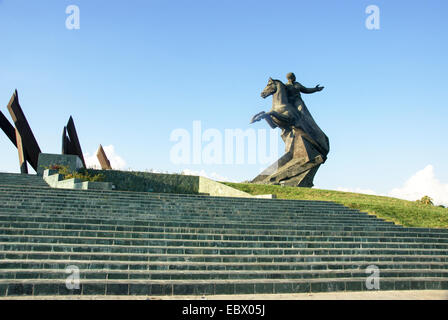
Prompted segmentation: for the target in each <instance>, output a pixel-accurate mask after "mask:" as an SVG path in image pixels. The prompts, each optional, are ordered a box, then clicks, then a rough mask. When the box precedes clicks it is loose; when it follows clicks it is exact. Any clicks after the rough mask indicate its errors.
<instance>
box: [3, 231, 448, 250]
mask: <svg viewBox="0 0 448 320" xmlns="http://www.w3.org/2000/svg"><path fill="white" fill-rule="evenodd" d="M0 237H9V238H30V239H31V238H33V239H34V238H37V239H63V240H66V239H70V240H81V239H82V240H108V241H111V242H114V241H136V242H138V241H141V242H151V241H154V242H156V241H162V242H183V243H186V242H191V243H208V242H209V243H211V242H219V243H225V244H227V243H229V244H230V243H251V244H259V243H263V244H309V243H311V244H333V243H338V244H344V245H350V244H361V245H362V244H369V245H371V244H381V245H403V246H404V245H410V246H417V245H428V246H429V245H437V246H446V247H447V249H448V243H442V244H440V243H432V242H430V243H425V242H423V243H419V242H365V241H306V240H304V241H275V240H273V241H269V240H201V239H197V240H190V239H166V238H148V239H141V238H111V237H85V236H51V235H10V234H5V235H3V234H0ZM0 243H1V244H4V243H13V241H11V242H2V241H0ZM18 243H23V244H25V243H26V244H35V245H40V244H70V243H59V242H57V243H54V242H18ZM73 244H80V243H73ZM92 245H97V244H92ZM106 246H117V245H115V244H106ZM119 246H127V245H119ZM129 246H131V247H150V248H153V247H170V248H171V247H182V248H198V247H200V248H220V249H228V248H231V249H235V248H239V249H245V248H251V249H255V248H258V247H245V246H241V247H210V246H208V247H206V246H204V247H203V246H177V245H175V246H169V245H164V246H160V245H156V246H151V245H142V246H137V245H129ZM265 248H266V249H275V248H277V249H280V248H281V249H320V248H327V247H319V248H300V247H298V248H297V247H294V246H291V247H260V248H259V249H265ZM328 248H330V249H344V248H336V247H328ZM350 249H352V248H350ZM355 249H356V248H355ZM359 249H362V246H361V247H360V248H359ZM396 249H400V248H396ZM431 250H432V249H431ZM434 250H443V249H434Z"/></svg>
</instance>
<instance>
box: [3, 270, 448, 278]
mask: <svg viewBox="0 0 448 320" xmlns="http://www.w3.org/2000/svg"><path fill="white" fill-rule="evenodd" d="M79 276H80V279H107V280H109V279H126V280H128V279H142V280H143V279H146V280H236V279H244V280H249V279H251V280H254V279H284V280H293V279H319V278H325V279H332V278H361V277H366V270H293V271H287V270H282V271H270V270H262V271H240V270H231V271H227V270H224V271H221V270H212V271H197V270H188V271H177V270H169V271H163V270H162V271H159V270H151V271H146V270H110V269H79ZM380 276H381V277H384V278H401V277H404V278H442V279H443V278H445V279H446V280H448V270H445V269H431V270H420V269H417V270H413V269H409V270H408V269H404V270H403V269H399V270H394V269H390V270H383V271H381V272H380ZM0 279H16V280H17V279H67V273H66V271H65V268H62V269H19V270H17V269H0Z"/></svg>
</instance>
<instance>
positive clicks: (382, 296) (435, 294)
mask: <svg viewBox="0 0 448 320" xmlns="http://www.w3.org/2000/svg"><path fill="white" fill-rule="evenodd" d="M0 300H448V290H404V291H371V292H366V291H363V292H327V293H296V294H242V295H214V296H162V297H159V296H158V297H149V296H71V297H64V296H36V297H30V296H24V297H1V298H0Z"/></svg>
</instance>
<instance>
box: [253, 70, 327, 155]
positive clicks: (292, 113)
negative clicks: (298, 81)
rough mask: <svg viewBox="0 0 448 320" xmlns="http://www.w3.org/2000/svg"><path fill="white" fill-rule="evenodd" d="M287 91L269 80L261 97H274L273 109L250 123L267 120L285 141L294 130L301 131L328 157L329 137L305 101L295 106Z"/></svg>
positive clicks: (254, 117) (276, 82)
mask: <svg viewBox="0 0 448 320" xmlns="http://www.w3.org/2000/svg"><path fill="white" fill-rule="evenodd" d="M286 90H287V89H286V86H285V85H284V84H283V82H281V81H280V80H274V79H272V78H269V80H268V84H267V86H266V88H264V89H263V91H262V92H261V97H262V98H267V97H269V96H270V95H272V108H271V110H270V111H269V112H264V111H262V112H260V113H257V114H256V115H254V116H253V117H252V120H251V122H250V123H254V122H257V121H260V120H262V119H265V120H266V122H267V123H268V124H269V126H270V127H271V128H272V129H275V128H277V127H279V128H281V129H282V134H281V136H282V139H283V141H285V139H286V136H287V135H288V134H289V132H290V131H292V129H293V128H296V129H299V130H300V131H301V132H303V134H304V135H306V138H307V140H308V141H309V142H311V143H312V144H313V145H314V146H315V147H316V149H317V150H318V151H319V152H320V153H322V155H324V156H326V155H327V154H328V152H329V148H330V147H329V142H328V137H327V136H326V135H325V133H324V132H323V131H322V130H321V129H320V128H319V126H318V125H317V124H316V122H315V121H314V119H313V117H312V116H311V114H310V113H309V111H308V109H307V108H306V106H305V103H303V101H302V103H301V105H299V106H294V105H292V104H291V103H290V102H289V101H288V96H287V91H286Z"/></svg>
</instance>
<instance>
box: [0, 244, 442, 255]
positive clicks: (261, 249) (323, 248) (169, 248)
mask: <svg viewBox="0 0 448 320" xmlns="http://www.w3.org/2000/svg"><path fill="white" fill-rule="evenodd" d="M4 245H6V246H8V245H19V246H20V245H22V246H30V245H31V246H37V247H39V246H51V247H72V248H73V247H97V248H117V249H118V248H119V249H122V248H127V249H129V248H132V249H142V248H146V249H163V250H165V249H166V250H173V249H174V250H177V249H183V250H184V251H185V250H210V251H222V250H228V251H242V250H246V251H263V250H264V251H266V250H267V251H285V250H290V251H320V250H327V251H332V250H333V251H334V250H347V251H353V250H357V251H390V252H394V251H415V250H418V251H423V252H446V256H448V252H447V250H446V249H425V248H362V247H361V248H326V247H320V248H288V247H285V248H270V247H263V248H257V247H253V248H249V247H201V246H198V247H184V246H172V247H167V246H134V245H110V244H85V243H51V242H50V243H35V242H0V246H4ZM90 253H92V254H94V253H95V252H91V251H90ZM231 255H234V256H235V255H236V256H239V255H238V254H222V256H231ZM257 256H258V255H257ZM274 256H276V257H278V256H285V254H274Z"/></svg>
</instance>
